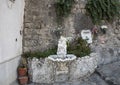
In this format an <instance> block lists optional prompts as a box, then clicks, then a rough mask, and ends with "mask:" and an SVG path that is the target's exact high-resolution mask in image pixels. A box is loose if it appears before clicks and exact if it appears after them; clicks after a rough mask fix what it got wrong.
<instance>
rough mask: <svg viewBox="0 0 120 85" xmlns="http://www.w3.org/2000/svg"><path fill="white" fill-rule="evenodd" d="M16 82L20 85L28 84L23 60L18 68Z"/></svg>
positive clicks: (25, 65) (23, 59)
mask: <svg viewBox="0 0 120 85" xmlns="http://www.w3.org/2000/svg"><path fill="white" fill-rule="evenodd" d="M18 80H19V83H20V84H21V85H24V84H27V83H28V76H27V62H26V59H25V58H21V61H20V64H19V66H18Z"/></svg>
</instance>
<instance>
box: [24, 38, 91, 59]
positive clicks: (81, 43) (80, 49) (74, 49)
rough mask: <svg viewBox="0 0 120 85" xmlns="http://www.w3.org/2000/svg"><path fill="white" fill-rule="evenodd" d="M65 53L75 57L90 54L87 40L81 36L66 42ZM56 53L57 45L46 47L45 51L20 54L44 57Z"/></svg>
mask: <svg viewBox="0 0 120 85" xmlns="http://www.w3.org/2000/svg"><path fill="white" fill-rule="evenodd" d="M67 45H68V47H67V53H68V54H74V55H76V56H77V57H83V56H86V55H89V54H90V52H91V51H90V47H89V46H88V44H87V42H86V41H85V40H83V39H81V38H78V39H76V40H74V41H73V42H71V43H69V44H67ZM56 53H57V46H56V47H55V48H52V49H48V50H46V51H43V52H40V51H37V52H27V53H24V54H23V55H22V56H23V57H26V58H33V57H36V58H45V57H48V56H49V55H55V54H56Z"/></svg>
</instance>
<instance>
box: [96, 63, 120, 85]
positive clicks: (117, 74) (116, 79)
mask: <svg viewBox="0 0 120 85" xmlns="http://www.w3.org/2000/svg"><path fill="white" fill-rule="evenodd" d="M97 72H98V73H99V74H100V76H101V77H102V78H103V79H105V80H106V81H107V83H109V85H120V61H118V62H115V63H111V64H107V65H103V66H100V67H99V68H98V69H97Z"/></svg>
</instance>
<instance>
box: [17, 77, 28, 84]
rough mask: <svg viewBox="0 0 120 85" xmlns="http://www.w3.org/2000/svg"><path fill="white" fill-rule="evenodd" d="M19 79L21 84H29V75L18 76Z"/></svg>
mask: <svg viewBox="0 0 120 85" xmlns="http://www.w3.org/2000/svg"><path fill="white" fill-rule="evenodd" d="M18 81H19V84H20V85H24V84H27V83H28V77H27V76H24V77H19V78H18Z"/></svg>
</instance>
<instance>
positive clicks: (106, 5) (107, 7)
mask: <svg viewBox="0 0 120 85" xmlns="http://www.w3.org/2000/svg"><path fill="white" fill-rule="evenodd" d="M85 9H86V11H87V14H88V15H89V16H90V17H91V19H92V21H93V23H94V24H99V23H100V22H101V20H105V21H108V22H111V21H113V20H114V19H115V18H116V17H120V1H119V0H88V2H87V4H86V7H85Z"/></svg>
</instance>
